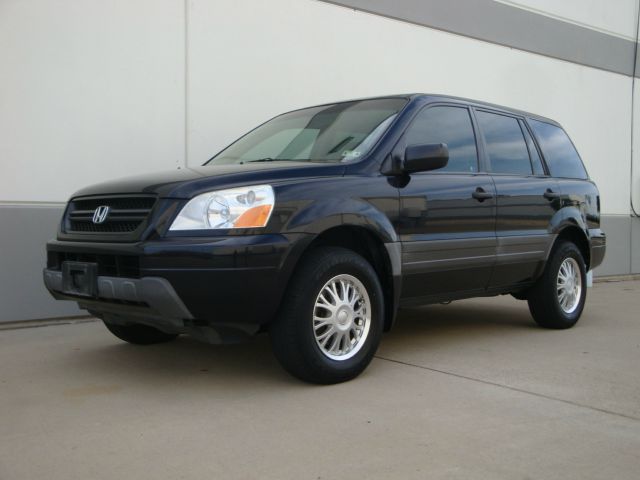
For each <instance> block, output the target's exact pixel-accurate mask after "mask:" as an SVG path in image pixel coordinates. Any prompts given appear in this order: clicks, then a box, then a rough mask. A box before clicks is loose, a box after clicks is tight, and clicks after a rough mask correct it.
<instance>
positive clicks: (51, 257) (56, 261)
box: [47, 251, 140, 278]
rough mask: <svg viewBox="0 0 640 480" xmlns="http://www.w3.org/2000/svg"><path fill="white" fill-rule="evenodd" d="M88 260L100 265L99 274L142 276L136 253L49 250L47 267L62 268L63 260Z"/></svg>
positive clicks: (52, 268)
mask: <svg viewBox="0 0 640 480" xmlns="http://www.w3.org/2000/svg"><path fill="white" fill-rule="evenodd" d="M67 261H70V262H88V263H95V264H97V265H98V275H104V276H107V277H126V278H140V259H139V258H138V257H137V256H135V255H105V254H93V253H72V252H56V251H49V252H47V268H49V269H51V270H58V271H60V270H62V262H67Z"/></svg>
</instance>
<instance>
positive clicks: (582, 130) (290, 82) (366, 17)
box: [0, 0, 640, 321]
mask: <svg viewBox="0 0 640 480" xmlns="http://www.w3.org/2000/svg"><path fill="white" fill-rule="evenodd" d="M335 3H338V4H341V5H337V4H335ZM604 4H605V2H600V1H596V0H589V1H587V2H584V1H578V0H572V1H571V2H552V1H550V0H526V1H525V0H522V1H518V2H516V1H513V2H494V1H490V0H477V1H471V0H460V1H458V2H447V1H446V0H425V1H419V0H405V1H404V2H393V1H391V0H369V1H364V0H362V1H351V2H331V3H330V2H321V1H315V0H271V1H269V2H261V1H257V0H253V1H251V0H216V1H210V0H186V1H182V0H174V1H171V0H162V1H158V0H135V1H113V0H109V1H98V0H85V1H79V0H58V1H56V2H51V1H48V0H1V1H0V59H1V61H2V64H3V70H2V74H0V128H1V129H2V131H3V132H4V133H5V134H4V135H2V136H0V162H1V164H0V166H1V170H0V171H1V172H2V174H1V175H0V221H2V220H6V221H2V222H1V223H0V225H2V230H0V232H1V236H0V248H2V251H3V256H2V259H1V260H0V262H1V263H0V285H2V286H3V288H2V289H0V305H2V308H0V321H3V320H17V319H25V318H39V317H50V316H58V315H64V314H71V313H77V310H76V309H75V307H72V306H70V305H66V304H64V303H59V302H53V301H52V300H49V298H48V297H47V294H46V292H45V291H44V289H43V287H42V286H41V282H40V280H39V269H40V268H41V266H42V262H43V257H42V255H43V253H42V252H43V249H42V246H43V244H44V242H45V241H46V239H47V238H48V237H51V236H53V235H54V233H55V232H54V231H55V228H53V226H54V225H55V224H56V222H57V219H58V217H59V213H60V209H61V208H62V206H63V205H64V202H65V201H66V199H67V198H68V197H69V195H71V194H72V192H73V191H74V190H76V189H78V188H80V187H82V186H84V185H87V184H90V183H95V182H99V181H102V180H105V179H109V178H115V177H121V176H126V175H129V174H132V173H140V172H145V171H150V170H161V169H171V168H177V167H180V166H183V165H199V164H201V163H202V162H204V161H205V160H206V159H207V158H209V157H210V156H211V155H212V154H213V153H215V152H216V151H217V150H219V149H220V148H222V147H224V146H225V145H226V144H228V143H229V142H230V141H232V140H233V139H234V138H235V137H237V136H238V135H240V134H242V133H243V132H245V131H246V130H247V129H249V128H251V127H253V126H255V125H256V124H257V123H259V122H261V121H263V120H265V119H266V118H269V117H270V116H272V115H275V114H277V113H280V112H282V111H286V110H288V109H292V108H297V107H302V106H306V105H310V104H315V103H321V102H325V101H332V100H338V99H346V98H351V97H363V96H370V95H379V94H386V93H399V92H420V91H424V92H436V93H446V94H453V95H459V96H464V97H470V98H476V99H480V100H485V101H489V102H495V103H499V104H504V105H508V106H512V107H515V108H521V109H524V110H529V111H532V112H535V113H539V114H541V115H545V116H549V117H551V118H554V119H557V120H558V121H560V122H561V123H562V124H563V125H564V126H565V128H566V129H567V131H568V132H569V134H570V135H571V136H572V138H573V139H574V141H575V142H576V144H577V145H578V148H579V150H580V152H581V154H582V156H583V158H584V160H585V163H586V164H587V168H588V170H589V172H590V174H591V176H592V177H593V178H594V179H595V180H596V182H598V185H599V186H600V190H601V194H602V211H603V215H604V217H603V225H604V228H605V229H607V233H608V234H609V244H610V248H609V251H608V254H607V259H606V261H605V264H604V265H603V266H602V267H601V268H600V269H598V271H597V272H596V274H620V273H630V272H632V271H633V272H640V258H639V257H638V253H637V252H638V251H639V249H638V248H637V246H638V245H640V224H639V223H638V219H637V218H636V217H633V216H632V215H631V214H632V211H631V207H630V203H631V200H630V199H631V198H632V196H633V199H634V204H635V205H636V206H637V208H636V209H637V211H638V212H640V197H639V196H640V188H639V187H640V163H639V160H638V153H637V151H634V154H633V156H632V151H631V137H632V113H633V112H632V110H635V112H636V115H637V114H638V113H640V112H638V109H640V107H639V106H638V102H635V106H634V107H633V108H632V91H633V88H634V87H633V85H632V84H633V76H632V73H633V68H634V55H635V53H636V48H635V45H636V39H637V10H638V0H616V1H615V2H607V3H606V5H609V8H605V7H603V5H604ZM362 10H367V11H362ZM505 19H508V21H506V20H505ZM472 37H473V38H472ZM514 47H515V48H514ZM638 88H639V87H638V85H636V86H635V90H636V98H638V97H637V94H640V92H638ZM636 118H640V117H638V116H636ZM639 130H640V129H638V127H637V123H636V125H635V127H634V128H633V132H634V136H635V137H636V139H637V140H640V136H639V135H640V133H639ZM632 159H633V176H632V175H631V171H632ZM632 183H633V185H634V188H633V195H632V188H631V186H632ZM7 219H8V220H7ZM7 225H10V226H11V228H5V227H6V226H7ZM36 225H37V227H36ZM24 232H28V235H29V240H28V241H23V239H24ZM633 247H635V248H633ZM9 252H10V253H9ZM25 272H29V273H25ZM34 272H37V274H34ZM6 285H11V286H12V288H11V289H7V288H6ZM27 304H28V305H29V306H28V307H27Z"/></svg>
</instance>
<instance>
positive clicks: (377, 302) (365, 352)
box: [300, 259, 383, 371]
mask: <svg viewBox="0 0 640 480" xmlns="http://www.w3.org/2000/svg"><path fill="white" fill-rule="evenodd" d="M362 261H363V262H364V261H365V260H364V259H362ZM366 270H367V269H363V268H360V266H357V265H355V264H350V263H345V264H340V265H334V266H331V267H330V268H328V269H327V270H326V271H325V272H323V274H322V276H321V277H320V279H319V280H318V281H317V282H316V283H315V284H314V285H313V288H310V289H309V291H310V292H313V293H311V294H310V295H309V299H308V300H307V301H306V302H305V303H306V305H305V307H304V309H305V311H306V321H303V322H300V326H301V333H302V335H301V337H302V338H304V341H305V343H306V344H307V348H306V349H307V350H309V351H310V352H311V351H312V352H314V357H317V359H318V361H319V362H321V363H322V364H323V365H324V367H325V368H331V369H332V370H344V371H350V370H353V369H354V368H357V367H358V366H359V365H360V364H361V363H362V362H363V361H366V362H367V363H368V362H369V361H370V359H367V357H369V356H373V354H374V353H375V348H374V349H373V350H374V351H372V347H377V345H378V343H379V342H380V336H381V335H382V330H383V325H382V313H383V302H382V291H381V289H380V285H379V282H377V281H375V280H372V279H371V278H370V277H371V275H374V278H375V271H374V270H373V268H371V267H369V270H370V271H366ZM341 274H347V275H352V276H353V277H355V278H357V279H358V280H360V282H362V284H363V285H364V287H365V289H366V290H367V294H368V295H369V300H370V302H371V320H370V322H371V325H370V327H369V334H368V335H367V338H366V339H365V343H364V345H362V348H361V349H360V350H359V351H358V353H356V354H355V355H354V356H353V357H351V358H349V359H347V360H333V359H331V358H329V357H327V356H326V355H325V354H324V353H323V352H322V350H321V349H320V347H319V346H318V344H317V342H316V340H315V335H314V332H313V321H312V318H313V309H314V306H315V301H316V298H317V296H318V294H319V293H320V289H321V288H322V287H323V286H324V285H325V284H326V283H327V282H328V281H329V280H330V279H332V278H333V277H335V276H337V275H341Z"/></svg>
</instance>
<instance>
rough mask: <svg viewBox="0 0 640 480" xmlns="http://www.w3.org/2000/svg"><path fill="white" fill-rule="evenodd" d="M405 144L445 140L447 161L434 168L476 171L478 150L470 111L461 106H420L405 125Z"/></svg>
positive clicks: (441, 141) (442, 141)
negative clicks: (416, 114)
mask: <svg viewBox="0 0 640 480" xmlns="http://www.w3.org/2000/svg"><path fill="white" fill-rule="evenodd" d="M406 138H407V145H416V144H425V143H446V144H447V146H448V147H449V162H448V163H447V165H446V166H445V167H443V168H440V169H438V170H436V172H477V171H478V153H477V150H476V138H475V135H474V134H473V126H472V124H471V117H470V115H469V111H468V110H467V109H466V108H462V107H431V108H427V109H425V110H422V111H421V112H420V113H419V114H418V116H417V117H416V118H415V120H414V121H413V123H412V124H411V126H410V127H409V128H408V129H407V137H406Z"/></svg>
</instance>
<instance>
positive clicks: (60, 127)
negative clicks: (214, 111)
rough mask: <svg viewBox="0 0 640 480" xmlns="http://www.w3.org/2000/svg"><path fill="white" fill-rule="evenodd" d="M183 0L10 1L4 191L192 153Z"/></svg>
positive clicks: (1, 100) (68, 185)
mask: <svg viewBox="0 0 640 480" xmlns="http://www.w3.org/2000/svg"><path fill="white" fill-rule="evenodd" d="M184 24H185V22H184V3H183V2H182V1H181V0H136V1H128V0H117V1H111V0H110V1H102V0H56V1H42V0H40V1H37V0H1V1H0V59H2V66H1V67H0V131H1V132H2V134H1V135H0V168H2V175H0V201H64V200H66V199H67V198H68V196H69V195H70V194H71V193H72V192H73V191H74V190H76V189H78V188H81V187H83V186H85V185H87V184H91V183H96V182H99V181H102V180H103V179H106V178H113V177H118V176H125V175H130V174H134V173H141V172H145V171H150V170H158V169H167V168H176V166H177V164H181V163H182V162H183V159H184V50H185V46H184V35H185V33H184Z"/></svg>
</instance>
